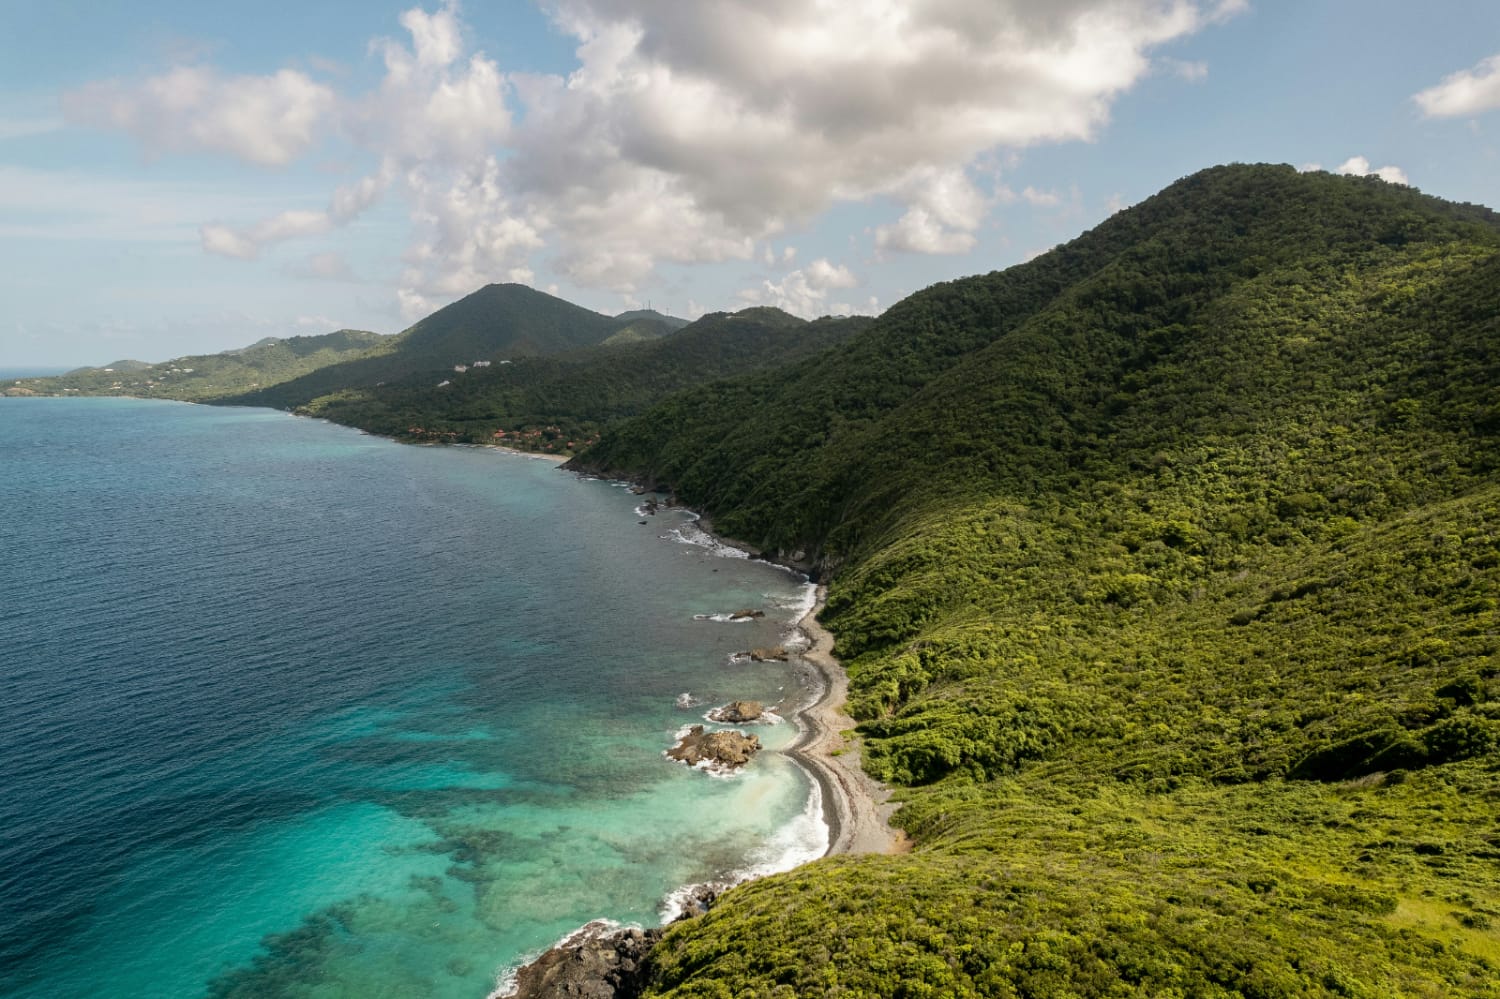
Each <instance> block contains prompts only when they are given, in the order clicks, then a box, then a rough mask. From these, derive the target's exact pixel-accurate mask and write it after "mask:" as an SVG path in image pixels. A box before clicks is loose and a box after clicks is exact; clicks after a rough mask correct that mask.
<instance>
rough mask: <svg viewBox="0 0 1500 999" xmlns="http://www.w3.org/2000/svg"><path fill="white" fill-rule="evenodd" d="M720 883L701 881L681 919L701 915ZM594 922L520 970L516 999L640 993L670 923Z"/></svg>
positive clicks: (591, 998) (604, 998)
mask: <svg viewBox="0 0 1500 999" xmlns="http://www.w3.org/2000/svg"><path fill="white" fill-rule="evenodd" d="M720 887H722V886H715V885H698V886H697V887H696V888H694V889H693V890H692V892H691V894H689V895H688V896H687V898H685V899H683V912H682V915H680V916H678V917H677V920H676V921H677V922H681V921H682V920H684V919H691V918H693V917H694V916H701V915H702V914H703V913H705V912H707V911H708V910H709V908H710V907H712V905H713V904H714V901H715V900H716V899H717V898H718V897H719V888H720ZM610 926H611V924H609V923H606V922H603V921H600V922H595V923H589V924H588V925H587V926H585V927H583V928H582V929H581V930H579V931H578V932H577V933H574V934H572V935H571V936H569V937H568V938H567V939H566V940H564V941H563V942H562V943H560V944H558V945H557V946H556V947H553V948H552V949H551V950H549V951H547V952H546V953H544V954H543V955H542V956H541V957H539V958H537V959H536V960H535V961H532V962H531V963H530V964H528V965H526V966H525V967H524V968H522V969H521V970H520V971H518V972H516V984H515V991H513V992H511V993H510V995H511V996H513V997H515V999H637V997H638V996H640V994H641V993H642V992H643V991H645V988H646V984H647V982H649V981H650V978H651V967H650V964H649V962H648V960H647V958H648V956H649V954H650V952H651V948H652V947H654V946H656V943H657V941H659V940H660V939H661V937H662V934H663V933H665V932H666V930H665V928H662V929H655V930H641V929H636V928H635V927H630V928H628V929H611V928H610Z"/></svg>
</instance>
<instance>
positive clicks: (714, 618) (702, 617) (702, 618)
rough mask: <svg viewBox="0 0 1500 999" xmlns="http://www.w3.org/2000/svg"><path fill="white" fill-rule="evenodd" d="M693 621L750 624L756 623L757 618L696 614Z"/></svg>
mask: <svg viewBox="0 0 1500 999" xmlns="http://www.w3.org/2000/svg"><path fill="white" fill-rule="evenodd" d="M693 620H694V621H717V622H719V623H720V624H748V623H750V622H751V621H754V620H755V618H753V617H749V616H745V617H735V616H734V615H733V614H694V615H693Z"/></svg>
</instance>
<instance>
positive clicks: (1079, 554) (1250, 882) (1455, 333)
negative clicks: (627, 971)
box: [584, 167, 1500, 997]
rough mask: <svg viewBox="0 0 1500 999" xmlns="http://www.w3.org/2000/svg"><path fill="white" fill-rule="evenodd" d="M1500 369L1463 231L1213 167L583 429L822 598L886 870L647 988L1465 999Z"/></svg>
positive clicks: (1415, 207)
mask: <svg viewBox="0 0 1500 999" xmlns="http://www.w3.org/2000/svg"><path fill="white" fill-rule="evenodd" d="M1497 346H1500V227H1497V225H1496V223H1495V220H1494V217H1493V216H1492V215H1490V214H1489V213H1487V212H1485V211H1483V210H1479V209H1473V208H1469V207H1467V206H1451V205H1446V204H1444V203H1441V202H1438V201H1436V200H1435V199H1430V198H1426V197H1423V196H1421V195H1419V194H1417V193H1416V192H1413V191H1409V190H1404V189H1397V188H1392V187H1389V186H1386V185H1382V184H1379V183H1378V182H1375V181H1368V180H1355V179H1347V178H1334V177H1329V176H1326V175H1298V174H1296V173H1295V172H1293V171H1291V170H1290V169H1287V168H1266V167H1258V168H1248V167H1236V168H1221V169H1217V170H1211V171H1206V172H1204V173H1202V174H1199V175H1195V176H1194V177H1192V178H1188V179H1187V180H1186V181H1184V182H1181V183H1180V184H1178V185H1175V186H1174V187H1173V188H1171V189H1169V190H1168V191H1166V192H1164V193H1163V194H1162V195H1160V196H1158V197H1157V198H1154V199H1152V200H1150V201H1148V202H1146V203H1144V204H1143V205H1141V206H1139V207H1138V208H1137V209H1134V210H1132V211H1131V212H1128V213H1125V214H1124V215H1122V216H1119V217H1117V218H1116V219H1114V220H1112V221H1111V222H1109V223H1106V225H1105V226H1102V227H1101V228H1100V229H1099V230H1096V231H1095V232H1094V233H1091V234H1088V235H1086V236H1084V237H1082V238H1080V239H1079V240H1077V241H1075V242H1074V243H1073V244H1070V245H1069V246H1067V247H1064V248H1062V249H1061V250H1059V251H1057V252H1056V253H1054V254H1052V255H1049V256H1048V257H1043V258H1041V259H1039V260H1038V261H1034V262H1032V263H1031V264H1028V265H1025V266H1024V267H1020V268H1015V269H1013V270H1011V271H1007V272H1005V273H1003V274H996V275H989V276H986V277H981V278H975V279H969V280H967V281H962V282H954V283H951V284H949V285H944V286H938V287H937V288H934V289H931V290H930V291H928V292H924V293H922V294H920V295H917V296H914V297H913V298H912V299H909V300H907V301H906V302H904V303H902V304H901V305H899V306H897V307H895V308H893V309H892V310H891V311H890V312H889V313H887V315H886V316H885V317H882V319H881V320H880V321H879V322H878V323H877V324H876V327H875V328H874V329H873V330H872V331H871V332H870V334H868V335H867V336H865V337H861V338H859V339H858V340H856V341H853V342H851V343H850V344H848V345H846V346H844V347H842V348H835V349H834V350H833V351H831V352H830V353H829V354H827V355H825V356H824V357H822V358H819V359H816V360H814V361H810V362H807V363H806V364H804V365H802V366H801V367H799V368H797V369H795V370H793V371H791V372H778V373H776V374H774V375H770V376H766V377H764V378H762V379H759V380H754V379H752V380H751V381H749V382H748V383H742V384H740V385H738V386H734V387H718V388H716V389H715V393H714V394H715V398H716V400H717V402H718V406H717V408H715V409H713V410H712V411H707V410H706V409H705V406H704V398H705V397H704V396H703V395H702V394H699V395H697V396H693V395H689V396H687V397H679V398H678V399H675V400H673V401H671V402H669V403H668V404H666V405H664V406H663V407H661V408H660V409H659V410H658V411H657V412H656V413H654V414H653V415H651V416H648V417H646V418H644V419H642V420H640V421H636V422H635V423H632V424H628V425H626V426H625V427H623V428H621V430H620V431H619V432H618V433H616V434H607V435H606V437H605V439H604V441H603V442H601V444H600V445H599V446H598V447H597V448H595V449H593V450H591V451H590V452H588V453H586V454H585V455H584V460H585V461H591V462H593V463H594V464H595V466H596V467H600V468H607V469H612V470H617V471H618V470H627V469H628V470H633V471H637V472H646V473H649V474H653V475H655V476H658V477H660V478H663V479H665V480H667V481H669V482H673V483H674V484H676V485H677V486H678V487H679V490H680V492H681V493H682V494H683V495H684V496H685V497H686V498H687V499H689V500H690V501H694V502H699V503H703V504H705V505H707V506H708V507H709V508H710V509H711V510H713V511H714V512H715V514H716V522H717V523H718V524H719V525H720V526H721V527H723V528H724V529H725V530H726V531H728V532H729V533H731V534H734V535H737V536H742V537H748V538H751V539H758V540H760V541H762V542H763V543H765V544H766V545H768V546H770V547H783V548H786V547H793V546H806V547H808V548H810V549H812V550H814V551H816V552H818V553H819V554H820V555H821V557H822V559H823V562H824V565H825V567H827V568H828V569H830V570H833V571H834V577H833V581H832V585H831V591H830V600H829V605H828V610H827V612H826V620H827V622H828V623H829V624H830V625H831V626H832V627H833V629H834V630H835V633H836V634H837V635H838V637H839V643H840V644H839V649H838V651H839V652H840V654H841V655H842V656H843V657H844V659H845V662H846V663H847V665H848V667H849V671H850V675H851V689H852V701H853V705H854V709H855V711H856V713H857V716H858V717H859V718H860V719H861V720H862V722H863V725H862V729H863V732H864V735H865V737H866V746H867V754H868V759H869V765H870V767H871V768H872V769H873V770H874V771H875V772H877V773H879V774H880V775H881V776H883V777H885V778H886V779H888V780H891V781H893V782H895V783H897V784H898V785H901V786H902V787H903V788H904V790H903V791H902V792H901V793H902V795H903V797H904V798H905V800H906V802H907V804H906V806H905V808H904V809H903V811H902V813H901V815H900V817H899V821H900V822H901V823H902V824H903V825H905V826H906V828H908V829H909V830H910V831H911V832H912V833H913V834H914V836H915V838H916V842H917V849H916V851H915V852H914V853H913V854H912V855H910V856H907V857H893V858H831V859H828V860H825V861H821V862H819V863H817V864H814V865H810V866H808V867H806V868H803V869H800V870H799V871H796V872H793V873H791V874H788V875H783V876H780V877H777V878H772V879H768V880H766V881H763V882H760V883H758V884H756V885H753V886H750V887H748V888H746V889H743V890H740V891H737V892H735V893H732V894H731V895H730V896H729V897H728V898H727V899H725V900H724V901H723V903H722V904H721V905H720V906H719V907H718V908H717V909H716V910H715V912H714V913H713V914H711V915H710V916H708V917H706V918H705V919H704V920H702V921H699V922H698V923H696V924H694V925H692V926H688V927H685V928H682V929H678V930H675V931H674V932H673V933H671V934H669V936H668V938H667V942H666V943H665V944H664V947H663V949H662V951H661V952H659V959H658V976H659V977H658V982H657V989H658V991H659V992H660V993H661V994H669V995H678V996H698V995H704V996H707V995H724V996H729V995H735V996H740V995H774V994H791V992H792V991H795V992H797V993H802V994H808V993H811V994H823V993H826V994H839V995H868V996H899V995H912V996H918V995H997V996H1115V995H1119V996H1135V995H1139V996H1146V995H1184V996H1186V995H1206V996H1215V995H1222V996H1233V995H1245V996H1304V995H1356V996H1360V995H1362V996H1372V997H1373V996H1388V995H1413V996H1439V995H1459V994H1461V995H1495V994H1500V988H1497V986H1496V984H1495V983H1496V982H1497V981H1500V932H1497V926H1496V923H1497V922H1500V864H1497V860H1500V826H1497V824H1496V820H1495V815H1496V812H1497V808H1500V755H1497V752H1496V747H1497V743H1500V680H1497V679H1496V674H1497V673H1500V658H1497V654H1500V616H1497V610H1496V595H1497V594H1500V477H1497V452H1496V443H1497V442H1496V433H1497V431H1500V411H1497V409H1496V406H1495V402H1494V399H1495V398H1496V397H1497V396H1496V390H1497V382H1500V350H1497ZM705 413H706V414H707V415H706V416H705V415H703V414H705ZM695 414H696V417H695ZM710 445H713V446H710ZM1492 698H1493V699H1492Z"/></svg>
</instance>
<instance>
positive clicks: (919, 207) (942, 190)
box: [875, 169, 991, 253]
mask: <svg viewBox="0 0 1500 999" xmlns="http://www.w3.org/2000/svg"><path fill="white" fill-rule="evenodd" d="M898 194H899V196H901V197H902V198H903V199H904V200H905V201H906V202H907V203H908V205H909V206H910V207H908V208H907V210H906V213H905V214H904V215H902V216H901V218H899V219H898V220H897V221H896V222H895V224H893V225H883V226H880V227H879V228H877V229H876V230H875V245H876V246H877V247H878V248H880V249H882V250H901V251H905V252H908V253H967V252H968V251H969V250H971V249H973V248H974V244H975V241H976V240H975V237H974V231H975V230H976V229H978V228H979V225H980V223H981V222H983V221H984V217H985V215H986V214H987V213H988V211H989V206H990V203H991V199H990V198H987V197H985V196H984V195H983V194H982V193H980V191H979V189H978V188H977V187H975V186H974V184H973V183H972V182H971V181H970V180H969V178H968V176H967V175H966V174H965V173H964V171H963V170H961V169H951V170H935V169H923V170H918V171H915V172H914V173H913V174H912V176H910V177H908V178H906V179H905V180H904V181H903V182H902V183H901V184H900V185H899V187H898Z"/></svg>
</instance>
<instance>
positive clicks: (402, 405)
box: [303, 308, 870, 451]
mask: <svg viewBox="0 0 1500 999" xmlns="http://www.w3.org/2000/svg"><path fill="white" fill-rule="evenodd" d="M617 318H625V317H617ZM643 323H653V324H656V325H659V326H663V327H668V326H670V324H669V323H668V322H666V321H665V319H664V317H663V318H658V319H643V318H634V319H632V320H631V322H630V325H629V326H628V327H627V328H626V329H627V331H628V330H630V329H635V328H637V327H639V326H641V325H642V324H643ZM869 323H870V320H868V319H865V318H847V319H820V320H817V321H816V322H807V321H806V320H803V319H798V318H797V317H795V316H791V315H788V314H787V313H785V312H782V311H780V310H777V309H768V308H751V309H745V310H743V311H741V312H737V313H724V312H715V313H710V314H709V315H707V316H704V317H703V318H702V319H700V320H698V321H697V322H694V323H691V324H688V325H685V326H681V327H680V328H678V329H677V330H676V331H675V332H668V333H666V334H663V335H661V336H657V337H653V338H644V339H639V340H623V341H621V340H616V338H615V337H611V338H610V339H609V340H606V341H605V342H604V344H603V345H602V346H598V347H591V348H587V349H583V350H575V351H569V352H566V353H560V354H551V355H548V356H546V357H530V358H517V359H515V360H514V361H510V360H507V361H506V362H504V363H495V364H491V365H489V366H486V367H470V368H469V370H467V371H464V372H454V371H449V372H446V373H443V374H442V375H441V376H437V375H434V376H430V377H428V378H426V379H423V380H420V381H418V380H414V379H413V380H408V381H407V382H405V383H401V384H396V385H385V386H380V387H372V388H367V389H357V390H348V391H344V392H338V393H334V394H331V395H328V396H324V397H322V398H319V399H316V400H314V401H312V402H311V403H309V404H308V405H307V406H305V407H304V408H303V411H304V412H307V413H310V414H314V415H317V416H321V417H325V418H327V419H330V420H334V421H335V422H338V423H345V424H348V425H350V426H357V427H362V428H364V429H366V430H371V431H373V432H375V433H381V434H388V435H390V436H394V437H400V438H404V439H417V440H438V441H464V442H473V443H493V442H499V443H506V444H511V445H514V446H517V447H523V448H529V449H532V450H546V451H565V450H572V449H573V447H574V446H575V445H576V444H578V443H579V442H583V441H587V440H590V439H592V438H593V437H594V436H595V435H596V434H597V433H598V432H599V431H600V430H601V429H603V428H604V427H606V426H608V425H610V424H613V423H616V422H618V421H619V420H621V419H624V418H625V417H628V416H633V415H635V414H637V413H640V412H642V411H643V410H645V409H646V408H647V407H648V406H650V405H651V404H653V403H655V402H658V401H660V400H661V399H663V398H665V397H666V396H668V395H670V394H672V393H673V392H676V391H679V390H681V389H684V388H688V387H691V386H695V385H700V384H704V383H708V382H712V381H713V380H715V379H720V378H726V377H729V376H731V375H743V374H746V373H749V372H753V371H757V370H760V369H765V368H770V367H773V366H776V365H779V364H784V363H787V362H791V361H795V360H798V359H800V358H803V357H807V356H809V355H812V354H816V353H818V352H820V351H822V350H824V349H826V348H827V347H829V346H831V345H833V344H836V343H841V342H843V341H844V340H847V339H849V338H850V337H852V336H854V335H856V334H858V333H860V332H862V331H863V330H865V329H866V328H868V326H869ZM710 391H712V390H710Z"/></svg>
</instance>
